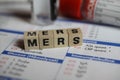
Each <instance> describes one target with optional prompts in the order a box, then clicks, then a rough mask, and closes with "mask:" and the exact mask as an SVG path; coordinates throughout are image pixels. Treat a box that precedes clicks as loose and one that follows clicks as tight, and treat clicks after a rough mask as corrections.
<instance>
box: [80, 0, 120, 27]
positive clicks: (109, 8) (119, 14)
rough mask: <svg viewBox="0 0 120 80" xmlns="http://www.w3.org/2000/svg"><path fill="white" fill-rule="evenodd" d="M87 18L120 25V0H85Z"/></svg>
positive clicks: (84, 8) (84, 10)
mask: <svg viewBox="0 0 120 80" xmlns="http://www.w3.org/2000/svg"><path fill="white" fill-rule="evenodd" d="M81 12H82V15H83V18H84V19H85V20H88V21H94V22H97V23H105V24H111V25H116V26H120V0H83V6H82V11H81Z"/></svg>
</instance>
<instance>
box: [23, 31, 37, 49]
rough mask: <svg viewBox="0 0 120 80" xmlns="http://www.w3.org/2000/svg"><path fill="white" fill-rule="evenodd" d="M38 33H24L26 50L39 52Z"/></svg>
mask: <svg viewBox="0 0 120 80" xmlns="http://www.w3.org/2000/svg"><path fill="white" fill-rule="evenodd" d="M38 34H39V32H38V31H29V32H25V33H24V46H25V50H32V49H36V50H39V41H38Z"/></svg>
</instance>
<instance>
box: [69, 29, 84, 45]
mask: <svg viewBox="0 0 120 80" xmlns="http://www.w3.org/2000/svg"><path fill="white" fill-rule="evenodd" d="M68 35H69V38H68V39H69V46H81V45H82V32H81V29H80V28H71V29H68Z"/></svg>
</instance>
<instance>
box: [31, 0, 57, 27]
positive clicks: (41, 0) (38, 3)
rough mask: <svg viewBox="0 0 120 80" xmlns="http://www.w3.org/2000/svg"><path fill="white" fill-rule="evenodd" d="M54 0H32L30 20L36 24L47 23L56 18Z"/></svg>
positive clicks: (43, 24)
mask: <svg viewBox="0 0 120 80" xmlns="http://www.w3.org/2000/svg"><path fill="white" fill-rule="evenodd" d="M56 3H57V1H56V0H32V1H31V5H32V14H31V22H32V23H33V24H37V25H42V26H45V25H49V24H52V23H53V21H54V20H55V19H56V18H57V7H56Z"/></svg>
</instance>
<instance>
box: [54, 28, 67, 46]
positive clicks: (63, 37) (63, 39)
mask: <svg viewBox="0 0 120 80" xmlns="http://www.w3.org/2000/svg"><path fill="white" fill-rule="evenodd" d="M53 32H54V47H68V33H67V30H66V29H58V30H54V31H53Z"/></svg>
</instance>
